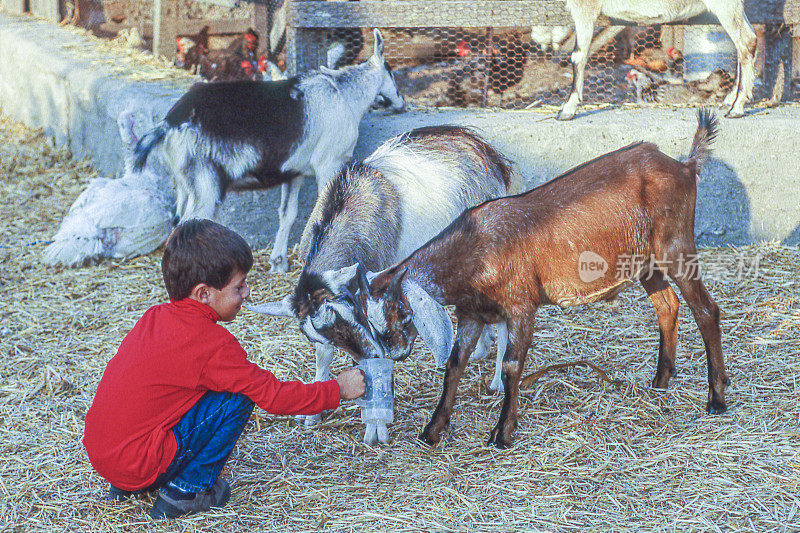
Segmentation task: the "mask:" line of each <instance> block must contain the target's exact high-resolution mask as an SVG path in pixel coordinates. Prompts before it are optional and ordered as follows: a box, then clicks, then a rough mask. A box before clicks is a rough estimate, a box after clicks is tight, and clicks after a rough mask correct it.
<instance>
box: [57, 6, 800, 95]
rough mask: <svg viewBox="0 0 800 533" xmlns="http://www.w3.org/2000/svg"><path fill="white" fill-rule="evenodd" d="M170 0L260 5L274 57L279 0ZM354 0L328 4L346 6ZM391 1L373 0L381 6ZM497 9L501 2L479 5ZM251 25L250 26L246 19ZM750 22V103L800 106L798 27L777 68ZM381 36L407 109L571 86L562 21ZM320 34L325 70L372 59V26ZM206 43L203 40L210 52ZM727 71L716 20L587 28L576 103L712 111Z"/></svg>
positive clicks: (197, 9)
mask: <svg viewBox="0 0 800 533" xmlns="http://www.w3.org/2000/svg"><path fill="white" fill-rule="evenodd" d="M65 1H66V0H65ZM92 1H93V2H94V3H95V4H97V5H98V6H101V7H102V8H103V9H104V10H105V11H106V12H109V11H113V12H115V13H123V14H126V15H127V16H128V23H130V24H134V25H135V24H139V25H141V24H142V23H143V22H150V18H151V17H150V15H151V14H152V5H153V3H152V1H144V2H133V1H132V0H92ZM172 1H173V2H174V5H175V9H176V10H177V11H178V12H179V13H181V15H182V16H184V17H188V18H190V19H198V18H202V17H203V16H204V15H205V16H207V17H216V18H220V17H224V16H225V13H226V12H228V13H233V14H234V15H233V16H239V17H240V18H241V17H242V15H244V16H246V17H253V8H254V5H260V6H263V7H264V8H265V9H266V12H267V16H266V17H265V20H264V23H265V24H266V25H267V26H266V27H258V26H255V25H254V27H256V28H257V29H259V30H261V39H262V42H261V48H262V50H264V51H266V52H268V55H269V56H270V59H272V60H273V61H275V62H276V63H278V62H279V61H278V60H279V58H281V57H282V56H283V55H285V54H286V50H284V49H283V45H284V43H285V38H284V32H283V27H279V28H277V29H278V30H279V31H275V30H276V25H279V26H280V25H281V24H285V23H286V21H285V19H284V18H283V17H282V16H280V12H281V9H282V7H284V0H258V1H257V2H255V3H253V2H249V1H242V2H239V7H238V8H237V9H235V10H227V11H226V9H225V8H224V7H221V6H219V5H212V4H210V3H208V0H172ZM357 1H358V0H349V1H342V2H331V4H336V5H337V6H339V7H340V8H341V9H342V10H346V9H347V8H348V7H352V6H353V5H354V4H352V2H357ZM792 1H794V0H792ZM393 2H394V0H385V1H384V3H385V4H387V5H391V4H392V3H393ZM89 3H91V1H90V2H89ZM298 3H302V2H298ZM497 3H502V2H500V1H495V2H488V4H497ZM459 6H462V7H463V2H462V3H457V2H447V1H436V2H433V1H432V2H430V9H431V10H434V11H436V12H437V13H439V14H441V18H442V19H453V20H458V19H459V13H457V12H456V11H455V10H456V9H457V8H458V7H459ZM531 6H534V7H532V8H531V9H533V10H534V11H535V12H534V13H532V15H533V17H532V18H534V19H538V18H541V19H542V21H548V20H556V21H557V22H568V21H569V19H566V20H565V19H564V18H563V5H562V4H561V3H558V2H549V3H548V2H538V3H531ZM548 9H549V10H550V11H549V12H548V11H547V10H548ZM556 9H558V10H561V12H562V13H561V15H559V16H560V17H561V18H559V16H555V15H554V13H555V10H556ZM105 14H106V16H107V15H108V13H105ZM462 18H463V17H462ZM498 20H502V21H503V22H504V23H507V24H514V23H515V22H518V21H515V20H513V16H511V15H509V14H506V16H504V17H499V18H498ZM255 22H258V20H257V17H256V20H255ZM487 23H489V24H494V23H496V21H491V20H488V21H487ZM417 26H419V25H417ZM753 27H754V29H755V32H756V35H757V39H758V46H757V50H756V76H757V77H756V82H755V89H754V95H753V101H759V100H764V99H771V100H775V98H776V95H775V94H774V93H775V92H776V88H777V90H782V87H788V91H786V90H783V92H782V94H779V95H778V98H777V99H778V100H780V99H781V97H782V98H783V99H784V100H791V101H795V102H796V101H798V100H800V31H798V26H794V27H793V30H794V31H795V35H796V37H795V38H794V48H795V50H794V55H793V57H794V61H793V63H794V65H793V67H792V68H791V69H784V68H782V65H781V64H780V62H781V61H785V60H786V59H785V57H784V58H782V57H780V56H778V55H775V54H772V56H771V55H770V54H769V53H768V50H767V48H768V47H767V46H766V45H765V43H766V42H767V41H768V40H769V32H770V31H771V29H770V26H765V25H763V24H753ZM773 29H774V28H773ZM381 30H382V32H383V35H384V38H385V41H386V56H387V59H388V61H389V63H390V64H391V66H392V67H393V68H394V70H395V75H396V78H397V81H398V85H399V86H400V88H401V90H402V91H403V93H404V96H405V98H406V100H407V102H408V103H409V104H410V105H413V106H417V107H441V106H448V107H449V106H455V107H499V108H507V109H525V108H531V107H536V106H539V105H560V104H562V103H563V102H564V101H565V99H566V98H567V96H568V94H569V92H570V89H571V85H572V78H573V72H572V65H571V63H570V54H571V52H572V50H573V49H574V46H575V35H574V31H573V29H572V27H571V26H570V25H541V26H508V25H506V26H497V27H494V26H489V25H487V26H482V27H408V28H402V27H392V28H381ZM321 32H322V33H321V37H320V38H319V39H318V40H317V41H315V42H316V43H317V44H318V45H319V46H320V47H322V48H324V49H325V53H324V54H322V55H321V57H322V59H323V62H327V65H328V66H329V67H341V66H345V65H348V64H352V63H356V62H359V61H363V60H366V59H367V58H368V57H369V54H371V52H372V28H368V27H363V28H357V27H356V28H354V27H341V28H328V29H325V30H321ZM185 33H188V32H185ZM790 39H791V38H790ZM223 42H224V41H223ZM213 44H214V41H213V39H212V47H213ZM790 45H791V44H790ZM790 56H791V53H790ZM736 65H737V60H736V50H735V47H734V45H733V42H732V41H731V40H730V38H729V37H728V35H727V34H726V33H725V31H724V30H723V29H722V27H721V26H719V25H711V26H704V25H687V26H681V25H657V26H606V27H597V28H595V32H594V38H593V43H592V52H591V56H590V60H589V64H588V66H587V69H586V83H585V86H584V101H585V102H587V103H595V104H597V103H611V104H619V103H623V102H653V103H658V104H661V105H665V106H670V105H693V104H694V105H696V104H709V105H714V104H720V103H722V101H723V99H724V97H725V96H726V94H728V92H729V91H730V89H731V88H732V87H733V82H734V79H735V76H736ZM254 72H255V69H254ZM776 72H777V73H778V74H779V75H780V74H783V73H784V72H791V74H790V75H789V77H790V78H791V79H790V82H789V83H785V84H784V79H783V78H782V77H780V76H777V77H776V75H775V73H776ZM770 73H771V74H770ZM779 86H781V87H779Z"/></svg>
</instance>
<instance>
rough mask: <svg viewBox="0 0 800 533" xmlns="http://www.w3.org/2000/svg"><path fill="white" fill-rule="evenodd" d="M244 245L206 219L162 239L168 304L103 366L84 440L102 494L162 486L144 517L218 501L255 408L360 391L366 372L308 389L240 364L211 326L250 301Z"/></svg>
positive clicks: (302, 405) (328, 401) (315, 404)
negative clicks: (224, 473) (104, 487)
mask: <svg viewBox="0 0 800 533" xmlns="http://www.w3.org/2000/svg"><path fill="white" fill-rule="evenodd" d="M252 266H253V255H252V253H251V251H250V247H249V246H248V245H247V243H246V242H245V241H244V239H242V238H241V237H240V236H239V235H237V234H236V233H234V232H233V231H231V230H229V229H227V228H225V227H224V226H221V225H219V224H216V223H214V222H211V221H209V220H189V221H187V222H185V223H183V224H180V225H179V226H178V227H176V228H175V230H174V231H173V232H172V234H171V235H170V237H169V239H168V240H167V244H166V246H165V249H164V257H163V259H162V261H161V271H162V274H163V276H164V284H165V285H166V288H167V293H168V294H169V297H170V302H169V303H165V304H161V305H156V306H154V307H151V308H150V309H148V310H147V312H145V314H144V316H142V318H141V319H140V320H139V321H138V322H137V323H136V325H135V326H134V327H133V329H132V330H131V331H130V332H129V333H128V335H126V336H125V339H124V340H123V341H122V344H120V347H119V350H118V351H117V354H116V355H115V356H114V357H113V358H112V359H111V360H110V361H109V362H108V365H107V366H106V369H105V372H104V373H103V377H102V378H101V380H100V383H99V385H98V387H97V392H96V394H95V397H94V401H93V402H92V406H91V408H90V409H89V411H88V412H87V413H86V420H85V431H84V437H83V444H84V446H85V447H86V452H87V454H88V455H89V460H90V461H91V463H92V466H93V467H94V468H95V470H96V471H97V472H98V473H99V474H100V475H101V476H103V477H104V478H106V479H107V480H108V481H109V482H110V483H111V488H110V489H109V494H108V497H109V499H113V500H121V499H124V498H127V497H129V496H130V495H131V494H140V493H143V492H146V491H152V490H156V489H160V490H159V494H158V497H157V498H156V501H155V503H154V504H153V508H152V509H151V511H150V515H151V516H152V517H153V518H165V517H166V518H175V517H178V516H181V515H185V514H189V513H196V512H199V511H205V510H208V509H210V508H212V507H222V506H224V505H225V504H226V503H227V501H228V499H229V498H230V493H231V491H230V486H229V485H228V483H226V482H225V481H223V480H222V479H219V473H220V471H221V470H222V467H223V466H224V465H225V462H226V461H227V458H228V456H229V455H230V453H231V451H232V450H233V447H234V445H235V444H236V441H237V440H238V438H239V435H240V434H241V433H242V430H243V429H244V426H245V424H246V423H247V419H248V418H249V416H250V413H251V411H252V410H253V404H256V405H258V406H259V407H261V408H262V409H264V410H265V411H267V412H270V413H273V414H284V415H291V414H316V413H319V412H321V411H323V410H326V409H335V408H336V407H337V406H338V405H339V401H340V399H348V400H349V399H353V398H357V397H359V396H361V395H362V394H363V393H364V388H365V385H364V376H363V373H362V372H361V371H360V370H358V369H355V368H351V369H347V370H345V371H343V372H342V373H341V374H339V376H338V377H337V378H336V379H335V380H330V381H324V382H316V383H310V384H304V383H301V382H298V381H287V382H281V381H278V380H277V379H276V378H275V376H274V375H273V374H272V373H270V372H268V371H266V370H263V369H261V368H259V367H258V366H257V365H255V364H253V363H250V362H249V361H248V360H247V354H246V353H245V351H244V350H243V349H242V347H241V346H240V345H239V343H238V341H237V340H236V338H235V337H234V336H233V335H231V334H230V333H229V332H228V330H227V329H225V328H224V327H222V326H220V325H218V324H217V321H218V320H221V321H223V322H230V321H231V320H233V319H234V318H235V317H236V315H237V313H238V312H239V310H240V309H241V306H242V301H243V300H244V299H245V298H247V296H248V295H249V294H250V290H249V289H248V287H247V282H246V276H247V272H249V270H250V268H251V267H252Z"/></svg>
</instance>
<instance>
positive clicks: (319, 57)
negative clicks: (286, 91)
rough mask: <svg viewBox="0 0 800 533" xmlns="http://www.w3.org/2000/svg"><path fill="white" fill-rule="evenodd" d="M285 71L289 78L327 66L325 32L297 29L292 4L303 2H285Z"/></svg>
mask: <svg viewBox="0 0 800 533" xmlns="http://www.w3.org/2000/svg"><path fill="white" fill-rule="evenodd" d="M286 1H287V2H289V5H287V6H286V7H287V9H288V13H287V20H286V69H287V73H288V74H289V76H297V75H298V74H301V73H303V72H307V71H309V70H312V69H315V68H317V67H319V66H320V65H326V64H327V45H328V43H327V39H326V32H325V30H320V29H317V28H298V27H297V21H296V20H295V15H294V12H293V10H292V4H295V3H299V2H303V1H305V0H286Z"/></svg>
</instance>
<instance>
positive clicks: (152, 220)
mask: <svg viewBox="0 0 800 533" xmlns="http://www.w3.org/2000/svg"><path fill="white" fill-rule="evenodd" d="M133 117H134V112H133V110H131V109H126V110H124V111H122V112H121V113H120V114H119V116H118V117H117V126H118V127H119V133H120V136H121V137H122V142H123V143H124V145H125V149H126V151H127V155H126V157H125V174H124V175H123V176H122V177H121V178H119V179H112V178H95V179H93V180H92V181H90V182H89V185H88V187H86V190H84V191H83V192H82V193H81V194H80V195H79V196H78V198H76V199H75V202H74V203H73V204H72V206H71V207H70V208H69V212H68V213H67V214H66V216H65V217H64V220H63V221H62V222H61V226H60V227H59V229H58V232H57V233H56V234H55V236H54V237H53V242H52V244H50V245H49V246H48V247H47V248H45V250H44V254H43V256H42V262H44V263H45V264H49V265H63V266H83V265H86V264H89V263H94V262H96V261H99V260H102V259H108V258H111V259H127V258H130V257H135V256H137V255H143V254H147V253H150V252H152V251H153V250H155V249H156V248H158V247H159V246H160V245H161V244H162V243H163V242H164V241H165V240H166V239H167V237H168V236H169V233H170V231H172V228H173V219H174V217H175V214H174V212H173V210H172V198H171V197H170V196H169V194H168V193H167V192H165V191H164V190H163V188H162V187H161V186H160V185H161V178H160V176H159V175H158V174H157V173H156V172H155V171H154V170H153V169H151V168H150V167H149V166H146V167H144V168H143V169H141V170H140V171H139V172H133V171H132V170H131V166H132V164H133V148H134V147H135V146H136V142H137V140H138V138H137V137H136V134H135V133H134V131H133Z"/></svg>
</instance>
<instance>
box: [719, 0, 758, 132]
mask: <svg viewBox="0 0 800 533" xmlns="http://www.w3.org/2000/svg"><path fill="white" fill-rule="evenodd" d="M713 5H714V4H711V3H710V2H709V7H711V6H713ZM714 7H715V9H713V11H712V12H713V13H714V15H716V16H717V18H718V19H719V23H720V24H721V25H722V27H723V28H724V29H725V31H726V32H728V35H729V36H730V38H731V40H732V41H733V42H734V44H735V46H736V56H737V66H736V83H735V84H734V86H733V88H732V89H731V92H730V93H728V95H727V96H726V97H725V100H724V102H723V105H726V106H730V109H729V110H728V112H727V114H726V116H727V117H730V118H738V117H742V116H744V104H745V102H747V101H748V100H749V99H751V98H752V97H753V83H754V81H755V50H756V34H755V32H754V31H753V28H752V26H750V23H749V22H748V21H747V19H746V18H745V17H744V14H743V12H742V11H738V10H733V11H731V10H729V9H724V8H723V9H721V8H716V6H714Z"/></svg>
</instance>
